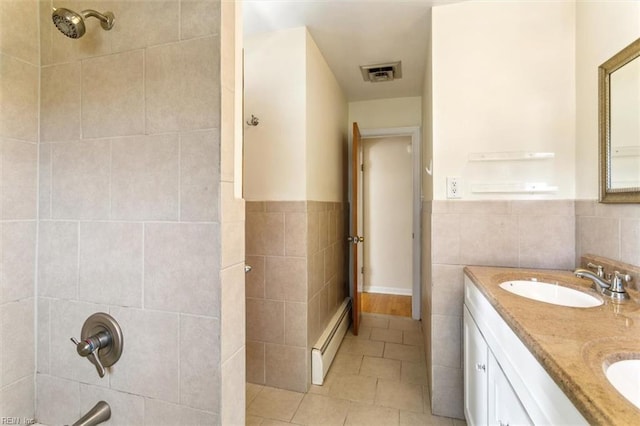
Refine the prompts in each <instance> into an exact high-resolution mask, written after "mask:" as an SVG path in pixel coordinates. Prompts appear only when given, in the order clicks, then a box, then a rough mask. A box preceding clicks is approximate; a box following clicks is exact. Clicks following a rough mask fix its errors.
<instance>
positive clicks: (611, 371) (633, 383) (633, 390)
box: [606, 359, 640, 408]
mask: <svg viewBox="0 0 640 426" xmlns="http://www.w3.org/2000/svg"><path fill="white" fill-rule="evenodd" d="M606 375H607V379H609V382H610V383H611V384H612V385H613V387H615V388H616V390H617V391H618V392H620V393H621V394H622V396H624V397H625V398H627V399H628V400H629V402H631V403H632V404H633V405H635V406H636V407H638V408H640V359H627V360H624V361H618V362H614V363H613V364H611V365H610V366H609V367H608V368H607V370H606Z"/></svg>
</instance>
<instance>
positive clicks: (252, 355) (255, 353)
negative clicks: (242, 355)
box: [247, 340, 265, 385]
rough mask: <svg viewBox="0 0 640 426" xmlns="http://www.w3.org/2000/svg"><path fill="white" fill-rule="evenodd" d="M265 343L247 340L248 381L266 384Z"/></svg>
mask: <svg viewBox="0 0 640 426" xmlns="http://www.w3.org/2000/svg"><path fill="white" fill-rule="evenodd" d="M264 345H265V344H264V343H263V342H256V341H252V340H247V381H248V382H250V383H258V384H261V385H262V384H264V368H265V365H264V361H265V358H264Z"/></svg>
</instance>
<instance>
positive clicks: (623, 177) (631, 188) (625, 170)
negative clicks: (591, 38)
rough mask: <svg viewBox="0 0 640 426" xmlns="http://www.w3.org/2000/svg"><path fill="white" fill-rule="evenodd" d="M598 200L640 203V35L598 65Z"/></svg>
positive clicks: (603, 201)
mask: <svg viewBox="0 0 640 426" xmlns="http://www.w3.org/2000/svg"><path fill="white" fill-rule="evenodd" d="M598 80H599V86H598V95H599V108H598V109H599V127H600V129H599V130H600V202H602V203H640V39H638V40H636V41H634V42H633V43H631V44H630V45H629V46H627V47H625V48H624V49H622V50H621V51H620V52H618V53H616V54H615V55H614V56H613V57H612V58H611V59H609V60H608V61H606V62H605V63H604V64H602V65H600V67H599V68H598Z"/></svg>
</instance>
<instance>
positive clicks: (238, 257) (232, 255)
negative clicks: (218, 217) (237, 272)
mask: <svg viewBox="0 0 640 426" xmlns="http://www.w3.org/2000/svg"><path fill="white" fill-rule="evenodd" d="M221 228H222V267H223V268H226V267H228V266H231V265H236V264H238V263H244V259H245V236H244V232H245V223H244V222H243V221H237V222H223V223H222V225H221Z"/></svg>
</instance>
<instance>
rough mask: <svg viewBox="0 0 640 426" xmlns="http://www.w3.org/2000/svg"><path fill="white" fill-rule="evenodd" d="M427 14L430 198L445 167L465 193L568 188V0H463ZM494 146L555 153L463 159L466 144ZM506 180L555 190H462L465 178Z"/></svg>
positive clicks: (438, 192) (571, 118) (471, 148)
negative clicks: (430, 77) (536, 156)
mask: <svg viewBox="0 0 640 426" xmlns="http://www.w3.org/2000/svg"><path fill="white" fill-rule="evenodd" d="M432 14H433V34H432V37H433V39H432V47H433V50H432V61H433V62H432V64H433V123H434V128H433V149H434V173H435V175H434V199H444V198H446V185H445V182H446V176H461V177H462V179H463V196H464V197H465V198H501V197H502V198H573V195H574V193H575V190H574V183H575V172H574V165H575V152H574V151H575V65H574V62H575V60H574V57H575V48H574V26H575V25H574V22H575V5H574V3H572V2H564V1H562V2H520V1H518V2H463V3H457V4H453V5H446V6H438V7H434V8H433V10H432ZM594 84H595V82H594ZM502 151H542V152H547V151H551V152H555V159H554V160H546V161H535V162H533V161H529V162H524V161H517V162H510V163H508V162H499V163H497V162H482V163H478V162H476V163H471V162H468V161H467V159H468V154H469V153H472V152H502ZM514 181H516V182H520V181H521V182H547V183H548V184H550V185H557V186H559V191H558V192H557V193H554V194H547V195H539V196H532V195H529V194H506V195H484V194H483V195H472V194H470V193H469V191H468V184H469V183H471V182H478V183H483V182H489V183H502V182H514Z"/></svg>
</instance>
